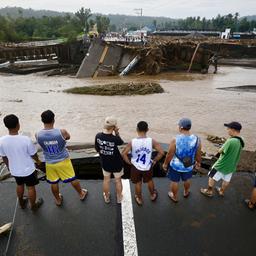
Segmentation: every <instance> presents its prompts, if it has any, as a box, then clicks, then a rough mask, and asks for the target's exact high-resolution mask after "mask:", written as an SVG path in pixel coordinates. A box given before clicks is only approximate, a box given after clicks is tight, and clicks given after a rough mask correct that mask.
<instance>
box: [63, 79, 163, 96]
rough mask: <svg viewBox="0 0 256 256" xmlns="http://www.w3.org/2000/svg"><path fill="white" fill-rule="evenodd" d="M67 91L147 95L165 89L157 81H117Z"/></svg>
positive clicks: (161, 91) (95, 93) (94, 93)
mask: <svg viewBox="0 0 256 256" xmlns="http://www.w3.org/2000/svg"><path fill="white" fill-rule="evenodd" d="M64 92H67V93H75V94H93V95H145V94H153V93H163V92H164V89H163V88H162V87H161V86H160V85H159V84H157V83H151V82H144V83H134V82H130V83H115V84H105V85H96V86H85V87H75V88H71V89H67V90H64Z"/></svg>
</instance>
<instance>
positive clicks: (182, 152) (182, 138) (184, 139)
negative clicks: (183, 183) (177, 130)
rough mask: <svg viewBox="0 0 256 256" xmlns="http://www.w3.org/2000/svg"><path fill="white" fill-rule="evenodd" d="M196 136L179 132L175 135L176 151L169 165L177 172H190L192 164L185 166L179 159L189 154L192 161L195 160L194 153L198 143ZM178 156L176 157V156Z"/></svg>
mask: <svg viewBox="0 0 256 256" xmlns="http://www.w3.org/2000/svg"><path fill="white" fill-rule="evenodd" d="M198 140H199V139H198V138H197V136H195V135H193V134H192V135H189V136H188V135H184V134H180V135H177V136H176V152H175V155H174V157H173V159H172V161H171V162H170V167H171V168H172V169H174V170H176V171H179V172H190V171H192V170H193V168H194V165H192V166H189V167H185V166H184V165H183V163H182V161H181V160H180V159H182V158H184V157H186V156H189V157H191V158H192V162H193V163H194V162H195V155H196V152H197V148H198V145H199V142H198ZM176 155H177V156H178V157H179V158H180V159H179V158H178V157H177V156H176Z"/></svg>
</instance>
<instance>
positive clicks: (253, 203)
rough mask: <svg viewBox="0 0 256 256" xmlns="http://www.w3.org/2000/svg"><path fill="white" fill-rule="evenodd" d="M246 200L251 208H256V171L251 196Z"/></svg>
mask: <svg viewBox="0 0 256 256" xmlns="http://www.w3.org/2000/svg"><path fill="white" fill-rule="evenodd" d="M244 202H245V204H246V206H247V207H248V208H249V209H250V210H255V209H256V173H255V181H254V188H253V190H252V194H251V198H250V199H245V200H244Z"/></svg>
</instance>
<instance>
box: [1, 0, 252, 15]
mask: <svg viewBox="0 0 256 256" xmlns="http://www.w3.org/2000/svg"><path fill="white" fill-rule="evenodd" d="M6 6H18V7H23V8H32V9H37V10H39V9H46V10H55V11H64V12H75V11H77V10H78V9H79V8H80V7H82V6H84V7H86V8H90V9H91V11H92V12H93V13H95V12H97V13H103V14H109V13H111V14H117V13H118V14H128V15H134V14H136V13H135V11H134V9H136V8H143V15H145V16H166V17H171V18H184V17H188V16H201V17H207V18H211V17H215V16H217V14H221V15H224V14H228V13H235V12H238V13H239V14H240V16H245V15H254V14H256V0H119V1H118V0H107V1H106V0H105V1H104V0H84V1H82V0H73V1H72V0H55V1H54V0H0V7H6Z"/></svg>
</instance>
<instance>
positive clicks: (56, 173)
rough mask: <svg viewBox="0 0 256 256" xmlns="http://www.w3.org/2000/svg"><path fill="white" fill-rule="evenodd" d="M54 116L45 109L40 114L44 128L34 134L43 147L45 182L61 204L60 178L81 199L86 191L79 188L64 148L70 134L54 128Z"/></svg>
mask: <svg viewBox="0 0 256 256" xmlns="http://www.w3.org/2000/svg"><path fill="white" fill-rule="evenodd" d="M54 118H55V115H54V113H53V112H52V111H51V110H46V111H44V112H43V113H42V114H41V120H42V122H43V124H44V129H43V130H41V131H39V132H38V133H37V134H36V139H37V142H38V144H39V145H40V146H41V148H42V149H43V153H44V157H45V163H46V179H47V182H48V183H50V184H51V190H52V193H53V195H54V197H55V203H56V205H57V206H61V205H62V201H63V196H62V195H61V194H60V192H59V185H58V183H59V181H60V180H62V181H63V183H69V182H70V183H71V185H72V186H73V188H74V189H75V190H76V192H77V193H78V195H79V198H80V200H81V201H83V200H84V199H85V197H86V195H87V193H88V191H87V189H82V188H81V186H80V182H79V181H78V180H77V178H76V175H75V172H74V169H73V166H72V163H71V160H70V158H69V153H68V150H67V149H66V141H67V140H69V139H70V134H69V133H68V132H67V131H66V130H65V129H57V128H54V122H55V119H54Z"/></svg>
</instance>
